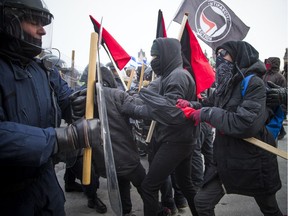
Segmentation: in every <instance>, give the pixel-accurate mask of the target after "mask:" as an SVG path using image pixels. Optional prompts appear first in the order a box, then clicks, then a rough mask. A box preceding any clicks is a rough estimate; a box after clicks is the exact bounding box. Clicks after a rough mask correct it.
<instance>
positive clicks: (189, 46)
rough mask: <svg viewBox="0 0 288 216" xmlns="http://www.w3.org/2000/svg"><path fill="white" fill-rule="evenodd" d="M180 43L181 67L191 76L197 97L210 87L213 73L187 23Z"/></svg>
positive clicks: (213, 76)
mask: <svg viewBox="0 0 288 216" xmlns="http://www.w3.org/2000/svg"><path fill="white" fill-rule="evenodd" d="M180 43H181V46H182V55H183V67H184V68H185V69H187V70H188V71H189V72H190V73H191V74H192V75H193V77H194V79H195V83H196V94H197V95H198V97H199V94H200V93H201V92H203V91H204V90H206V89H208V88H210V87H211V85H212V83H213V82H214V80H215V72H214V71H213V69H212V67H211V65H210V64H209V62H208V60H207V58H206V56H205V55H204V53H203V52H202V49H201V47H200V45H199V43H198V40H197V38H196V37H195V35H194V33H193V31H192V29H191V27H190V26H189V22H188V21H187V22H186V24H185V28H184V31H183V34H182V37H181V39H180Z"/></svg>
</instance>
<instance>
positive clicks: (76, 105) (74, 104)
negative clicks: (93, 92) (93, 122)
mask: <svg viewBox="0 0 288 216" xmlns="http://www.w3.org/2000/svg"><path fill="white" fill-rule="evenodd" d="M86 95H87V88H85V89H83V90H79V91H76V92H74V93H73V94H71V95H70V96H69V99H70V104H71V110H72V120H73V121H76V120H77V119H80V118H82V117H84V115H85V110H86Z"/></svg>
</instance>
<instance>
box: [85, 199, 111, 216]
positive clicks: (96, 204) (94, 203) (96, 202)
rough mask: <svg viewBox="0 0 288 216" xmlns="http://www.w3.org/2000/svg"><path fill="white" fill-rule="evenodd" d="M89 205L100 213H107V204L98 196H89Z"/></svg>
mask: <svg viewBox="0 0 288 216" xmlns="http://www.w3.org/2000/svg"><path fill="white" fill-rule="evenodd" d="M88 207H89V208H95V209H96V212H98V213H102V214H103V213H106V212H107V207H106V205H105V204H104V203H103V202H102V201H101V200H100V199H99V198H98V197H97V196H96V197H95V198H88Z"/></svg>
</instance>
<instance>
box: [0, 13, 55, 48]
mask: <svg viewBox="0 0 288 216" xmlns="http://www.w3.org/2000/svg"><path fill="white" fill-rule="evenodd" d="M3 12H4V25H3V26H4V33H6V34H8V35H9V36H11V37H15V38H17V39H19V40H21V41H24V42H26V43H28V44H29V45H31V46H34V47H36V48H41V49H46V48H51V43H52V31H53V22H52V21H53V15H52V14H50V13H49V12H46V11H38V10H32V9H27V8H21V7H20V8H14V7H4V9H3ZM24 23H25V24H27V23H28V24H29V25H30V27H31V26H34V27H33V28H34V30H35V29H36V28H41V29H42V28H43V29H44V30H43V29H42V30H41V34H39V32H38V31H35V32H34V33H33V31H28V30H27V28H25V27H24V25H23V24H24ZM26 26H27V25H26Z"/></svg>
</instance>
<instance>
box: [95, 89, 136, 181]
mask: <svg viewBox="0 0 288 216" xmlns="http://www.w3.org/2000/svg"><path fill="white" fill-rule="evenodd" d="M103 91H104V95H105V101H106V107H107V117H108V124H109V131H110V138H111V143H112V149H113V156H114V162H115V166H116V172H117V175H118V176H123V175H127V174H129V173H131V172H132V171H133V170H134V169H135V168H136V167H137V166H138V165H139V164H140V156H139V153H138V149H137V145H136V143H135V142H134V139H133V135H132V128H131V125H130V123H129V117H128V116H125V115H123V114H122V113H121V111H122V108H121V107H122V104H123V101H124V100H125V99H126V98H127V97H131V96H129V94H128V93H126V92H124V91H122V90H119V89H116V88H108V87H103ZM95 101H96V100H95ZM103 151H104V149H103V146H102V145H100V144H99V145H98V147H97V149H93V151H92V152H93V153H92V154H93V160H94V163H95V167H96V168H97V171H98V172H99V174H100V175H101V176H104V177H105V176H106V174H105V172H106V171H105V163H104V162H105V160H104V152H103Z"/></svg>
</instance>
